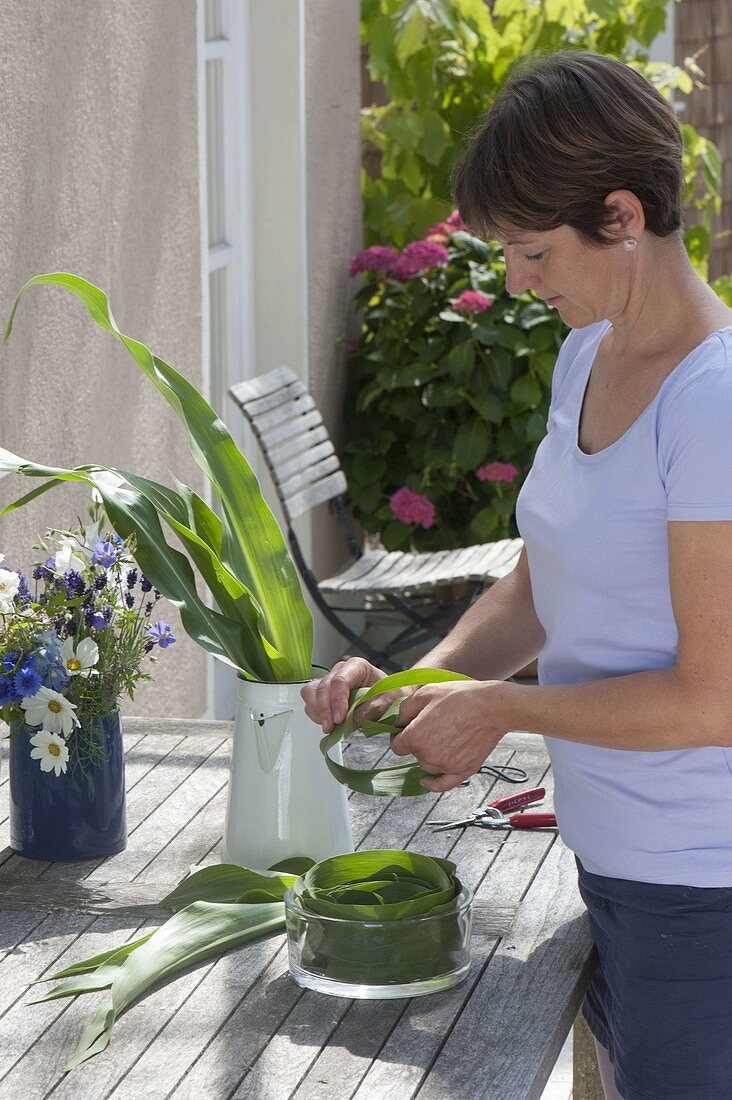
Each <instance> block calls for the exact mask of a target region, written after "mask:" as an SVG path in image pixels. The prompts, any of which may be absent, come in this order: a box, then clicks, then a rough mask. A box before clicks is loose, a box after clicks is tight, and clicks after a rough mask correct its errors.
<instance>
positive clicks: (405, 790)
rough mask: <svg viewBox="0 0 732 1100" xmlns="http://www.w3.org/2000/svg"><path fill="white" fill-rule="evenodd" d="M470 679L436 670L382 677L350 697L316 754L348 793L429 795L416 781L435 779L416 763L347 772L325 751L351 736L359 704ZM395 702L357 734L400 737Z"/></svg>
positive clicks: (411, 671)
mask: <svg viewBox="0 0 732 1100" xmlns="http://www.w3.org/2000/svg"><path fill="white" fill-rule="evenodd" d="M470 679H472V677H470V676H464V675H462V673H459V672H447V671H446V670H445V669H438V668H413V669H409V670H407V671H406V672H395V673H394V674H393V675H392V676H385V677H384V679H383V680H379V681H378V682H377V683H376V684H373V685H372V686H371V687H370V688H359V689H358V690H357V691H354V692H352V693H351V698H350V700H349V706H348V713H347V715H346V717H345V719H344V721H343V722H341V723H340V725H338V726H336V727H335V729H334V730H333V732H332V733H329V734H328V735H327V736H326V737H324V738H323V739H322V740H321V742H320V751H321V752H322V754H323V756H324V757H325V762H326V764H327V765H328V768H329V770H330V772H331V774H332V775H334V776H335V778H336V779H337V780H338V782H339V783H344V784H345V785H346V786H347V787H349V788H350V789H351V790H352V791H359V792H360V793H361V794H371V795H381V796H384V797H388V798H393V797H396V796H402V797H411V796H415V795H420V794H429V793H430V792H429V791H428V790H427V789H426V788H425V787H423V786H422V785H421V783H420V780H421V779H424V778H425V777H429V778H431V779H435V778H436V775H435V774H434V773H432V772H426V771H424V770H423V769H422V768H420V766H419V764H416V763H411V764H410V763H408V762H407V763H404V764H395V765H393V766H391V767H388V768H370V769H369V768H349V767H346V766H345V765H344V764H338V763H337V762H336V761H335V760H331V758H330V757H329V756H328V750H329V749H331V748H333V746H334V745H337V744H338V743H339V742H341V741H344V740H345V739H346V738H347V737H350V736H351V734H352V733H353V729H354V725H353V712H354V711H355V710H356V708H357V707H359V706H361V704H362V703H367V702H369V700H370V699H375V698H376V697H377V696H379V695H383V693H384V692H386V691H396V690H397V689H398V688H402V687H417V686H420V685H423V684H439V683H449V682H451V681H455V680H470ZM399 703H400V701H399V700H396V701H395V702H394V703H392V704H391V705H390V706H389V708H388V710H387V711H386V712H385V713H384V715H383V717H382V718H379V719H377V720H376V721H368V722H364V723H363V726H362V727H361V732H362V733H363V734H364V735H365V736H366V737H373V736H375V734H377V733H389V734H395V733H400V732H401V729H400V727H399V726H398V725H397V724H396V723H397V719H398V714H399Z"/></svg>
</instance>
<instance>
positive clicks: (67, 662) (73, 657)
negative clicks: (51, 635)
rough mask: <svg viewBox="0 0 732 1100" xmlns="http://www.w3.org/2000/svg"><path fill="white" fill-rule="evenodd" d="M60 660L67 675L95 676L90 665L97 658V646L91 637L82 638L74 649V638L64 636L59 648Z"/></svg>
mask: <svg viewBox="0 0 732 1100" xmlns="http://www.w3.org/2000/svg"><path fill="white" fill-rule="evenodd" d="M60 653H61V660H62V661H63V663H64V668H65V669H66V671H67V672H68V674H69V676H96V675H97V670H96V669H95V668H93V667H92V666H93V665H95V664H96V663H97V661H98V660H99V646H98V645H97V643H96V642H95V641H94V639H93V638H82V639H81V641H80V642H79V644H78V645H77V647H76V649H74V639H73V638H65V639H64V641H63V642H62V643H61V648H60Z"/></svg>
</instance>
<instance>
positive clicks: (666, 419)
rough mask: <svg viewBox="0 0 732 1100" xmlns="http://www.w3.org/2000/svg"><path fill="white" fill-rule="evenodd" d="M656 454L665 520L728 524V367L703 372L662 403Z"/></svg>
mask: <svg viewBox="0 0 732 1100" xmlns="http://www.w3.org/2000/svg"><path fill="white" fill-rule="evenodd" d="M658 453H659V464H660V469H661V476H662V478H663V482H664V485H665V488H666V496H667V499H668V519H669V520H684V519H685V520H695V519H696V520H701V519H707V520H715V519H716V520H732V367H730V366H728V365H727V364H726V363H717V364H714V365H712V366H710V367H708V368H706V369H705V370H704V371H703V373H701V374H700V375H698V376H697V377H696V378H694V379H693V380H692V381H690V382H689V383H688V384H687V385H686V386H685V387H684V388H683V389H682V390H680V391H679V392H678V393H677V394H676V395H675V397H674V398H673V399H672V400H670V401H669V402H668V405H667V407H666V408H665V409H664V411H663V414H662V416H661V419H660V422H659V448H658Z"/></svg>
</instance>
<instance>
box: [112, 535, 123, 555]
mask: <svg viewBox="0 0 732 1100" xmlns="http://www.w3.org/2000/svg"><path fill="white" fill-rule="evenodd" d="M112 542H113V543H114V545H115V546H116V547H117V549H118V550H122V549H123V548H124V545H125V540H124V539H123V538H122V536H121V535H118V534H117V532H116V531H115V533H114V534H113V535H112Z"/></svg>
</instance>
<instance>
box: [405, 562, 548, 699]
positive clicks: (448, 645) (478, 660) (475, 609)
mask: <svg viewBox="0 0 732 1100" xmlns="http://www.w3.org/2000/svg"><path fill="white" fill-rule="evenodd" d="M545 641H546V635H545V634H544V631H543V629H542V626H541V623H540V622H539V620H538V618H537V617H536V610H535V608H534V600H533V597H532V593H531V577H530V576H529V564H528V561H527V558H526V549H525V548H524V549H523V550H522V551H521V555H520V557H519V560H518V563H517V565H516V568H515V569H513V570H512V571H511V572H510V573H508V574H507V575H506V576H505V577H502V578H501V580H499V581H496V583H495V584H494V585H492V586H491V587H490V588H489V589H488V591H487V592H484V593H483V595H482V596H481V597H480V599H478V600H476V602H475V603H474V604H473V605H472V607H470V608H468V610H467V611H466V612H465V614H464V615H463V616H462V618H461V619H460V621H459V622H458V623H457V624H456V625H455V626H454V627H453V629H452V630H451V632H450V633H449V634H448V635H447V637H446V638H443V639H442V641H441V642H439V643H438V644H437V645H436V646H435V647H434V649H431V650H430V652H429V653H427V654H425V656H424V657H421V658H420V660H419V661H417V663H416V664H415V666H414V667H415V668H446V669H449V670H450V671H451V672H463V673H465V674H466V675H467V676H474V677H475V678H476V679H478V680H505V678H506V677H507V676H512V675H513V674H514V673H515V672H518V670H519V669H521V668H524V666H525V665H527V664H528V663H529V661H533V659H534V658H535V657H536V656H537V654H538V653H539V651H540V650H541V648H542V646H543V645H544V642H545Z"/></svg>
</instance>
